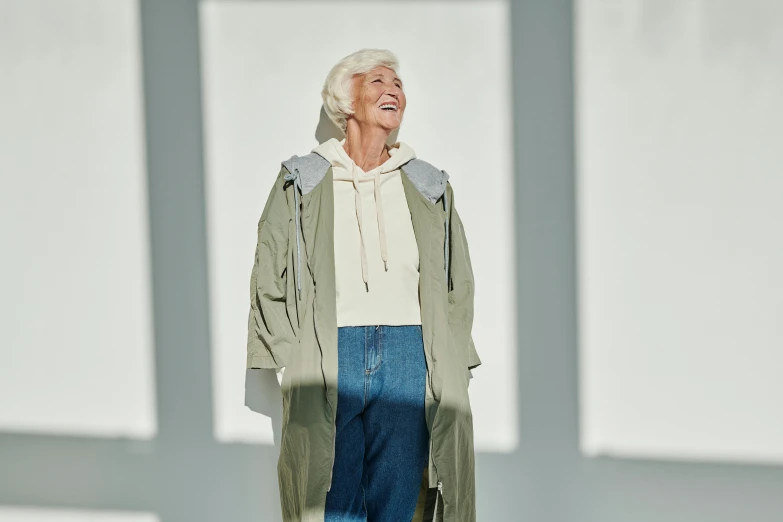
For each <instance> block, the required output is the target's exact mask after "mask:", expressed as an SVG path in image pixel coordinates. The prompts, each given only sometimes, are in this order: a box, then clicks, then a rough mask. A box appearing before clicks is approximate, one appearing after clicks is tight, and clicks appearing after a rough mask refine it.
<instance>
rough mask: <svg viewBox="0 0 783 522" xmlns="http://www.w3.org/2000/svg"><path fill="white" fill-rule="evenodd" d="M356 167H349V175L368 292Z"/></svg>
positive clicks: (363, 273)
mask: <svg viewBox="0 0 783 522" xmlns="http://www.w3.org/2000/svg"><path fill="white" fill-rule="evenodd" d="M357 168H358V167H357V166H356V164H353V165H351V175H352V176H353V188H354V193H353V200H354V205H355V207H356V221H357V222H358V223H359V240H360V241H361V244H360V245H359V246H360V248H361V252H360V253H361V258H362V280H363V281H364V287H365V289H366V290H367V291H368V292H369V291H370V290H369V288H368V287H367V251H366V249H365V248H364V225H363V224H362V222H363V219H362V218H363V216H364V212H363V211H362V194H361V192H359V175H358V174H357V173H356V169H357Z"/></svg>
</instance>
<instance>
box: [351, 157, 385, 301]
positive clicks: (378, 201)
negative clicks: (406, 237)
mask: <svg viewBox="0 0 783 522" xmlns="http://www.w3.org/2000/svg"><path fill="white" fill-rule="evenodd" d="M358 169H359V167H358V166H357V165H356V164H355V163H354V164H353V165H351V175H352V177H353V186H354V202H355V205H356V221H358V223H359V238H360V240H361V244H360V245H359V246H360V248H361V259H362V280H363V281H364V287H365V289H366V290H367V291H368V292H369V286H368V284H367V283H368V281H369V274H368V268H367V249H366V247H365V244H364V212H363V211H362V194H361V192H360V191H359V175H358V173H357V170H358ZM373 183H374V188H373V193H374V195H375V206H376V210H375V213H376V215H377V216H378V238H379V240H380V243H381V259H383V269H384V270H386V271H387V272H388V271H389V263H388V261H389V253H388V251H387V248H386V222H385V220H384V219H385V217H384V214H383V198H382V197H381V171H380V169H376V171H375V175H374V176H373Z"/></svg>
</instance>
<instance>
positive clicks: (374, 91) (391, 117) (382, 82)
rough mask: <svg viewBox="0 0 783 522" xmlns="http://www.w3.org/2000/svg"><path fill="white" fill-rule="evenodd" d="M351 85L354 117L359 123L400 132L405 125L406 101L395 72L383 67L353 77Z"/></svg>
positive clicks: (400, 82)
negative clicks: (400, 127)
mask: <svg viewBox="0 0 783 522" xmlns="http://www.w3.org/2000/svg"><path fill="white" fill-rule="evenodd" d="M352 81H353V93H354V100H353V109H354V114H353V115H352V117H353V118H356V121H358V122H359V123H363V124H367V125H375V126H378V127H382V128H384V129H386V130H387V131H389V132H391V131H393V130H394V129H397V128H398V127H399V126H400V124H401V123H402V114H403V112H405V105H406V100H405V93H404V92H403V90H402V80H400V79H399V78H398V77H397V75H396V74H395V72H394V71H393V70H391V69H389V68H388V67H383V66H380V67H376V68H375V69H373V70H371V71H370V72H368V73H366V74H358V75H356V76H354V77H353V80H352ZM381 107H383V108H381Z"/></svg>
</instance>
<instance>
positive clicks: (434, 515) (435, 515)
mask: <svg viewBox="0 0 783 522" xmlns="http://www.w3.org/2000/svg"><path fill="white" fill-rule="evenodd" d="M441 496H443V482H441V481H440V480H439V481H438V491H436V492H435V511H434V512H433V513H432V522H438V497H441Z"/></svg>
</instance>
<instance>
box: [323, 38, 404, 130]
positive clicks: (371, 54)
mask: <svg viewBox="0 0 783 522" xmlns="http://www.w3.org/2000/svg"><path fill="white" fill-rule="evenodd" d="M379 66H384V67H388V68H389V69H391V70H393V71H394V72H395V73H397V75H399V74H400V73H399V68H400V62H399V60H398V59H397V55H395V54H394V53H393V52H391V51H388V50H386V49H360V50H358V51H356V52H355V53H351V54H349V55H348V56H346V57H345V58H343V59H342V60H340V61H339V62H337V64H336V65H335V66H334V67H332V70H331V71H329V74H328V75H327V76H326V81H325V82H324V87H323V89H322V90H321V98H323V101H324V110H325V111H326V114H327V116H329V119H330V120H332V121H333V122H334V124H335V125H337V127H339V128H340V129H341V130H342V131H343V132H345V129H346V127H347V125H348V124H347V122H348V117H349V116H350V115H351V114H353V112H354V111H353V108H352V107H351V105H352V104H353V93H352V86H353V84H352V78H353V77H354V76H355V75H357V74H365V73H368V72H370V71H372V70H373V69H375V68H376V67H379Z"/></svg>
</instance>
